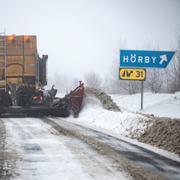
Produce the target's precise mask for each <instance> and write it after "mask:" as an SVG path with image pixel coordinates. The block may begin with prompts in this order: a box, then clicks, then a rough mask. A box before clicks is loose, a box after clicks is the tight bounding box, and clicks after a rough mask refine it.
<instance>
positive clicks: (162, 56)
mask: <svg viewBox="0 0 180 180" xmlns="http://www.w3.org/2000/svg"><path fill="white" fill-rule="evenodd" d="M160 59H161V60H160V62H159V64H163V62H167V61H168V59H167V55H165V54H164V55H161V56H160Z"/></svg>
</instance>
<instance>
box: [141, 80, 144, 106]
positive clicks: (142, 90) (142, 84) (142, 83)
mask: <svg viewBox="0 0 180 180" xmlns="http://www.w3.org/2000/svg"><path fill="white" fill-rule="evenodd" d="M143 97H144V81H141V110H143V102H144V100H143Z"/></svg>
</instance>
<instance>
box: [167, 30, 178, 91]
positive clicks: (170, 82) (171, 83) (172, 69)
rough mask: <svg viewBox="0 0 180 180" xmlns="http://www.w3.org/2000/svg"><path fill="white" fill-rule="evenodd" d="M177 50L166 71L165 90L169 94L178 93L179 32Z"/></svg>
mask: <svg viewBox="0 0 180 180" xmlns="http://www.w3.org/2000/svg"><path fill="white" fill-rule="evenodd" d="M177 41H178V48H177V51H176V54H175V56H174V58H173V60H172V61H171V63H170V65H169V67H168V68H167V69H166V77H167V88H168V91H169V92H170V93H174V92H176V91H180V30H179V33H178V35H177Z"/></svg>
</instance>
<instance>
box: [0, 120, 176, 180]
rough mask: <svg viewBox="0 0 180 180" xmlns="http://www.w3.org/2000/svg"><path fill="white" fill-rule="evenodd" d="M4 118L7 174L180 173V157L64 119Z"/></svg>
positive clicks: (42, 178) (2, 171) (42, 179)
mask: <svg viewBox="0 0 180 180" xmlns="http://www.w3.org/2000/svg"><path fill="white" fill-rule="evenodd" d="M0 122H1V120H0ZM2 122H3V123H4V125H5V127H6V132H5V136H6V138H5V142H6V144H5V149H4V151H5V153H4V154H5V155H3V158H4V159H3V161H4V162H3V163H2V167H1V168H0V175H1V176H3V177H4V178H3V179H8V178H7V177H11V178H13V179H18V180H23V179H26V180H31V179H32V180H46V179H48V180H56V179H62V180H63V179H67V180H69V179H87V180H89V179H122V180H123V179H132V178H135V179H179V178H180V163H179V162H176V161H173V160H170V159H168V158H165V157H163V156H160V155H158V154H156V153H153V152H151V151H148V150H147V149H144V148H142V147H139V146H137V145H133V144H131V143H128V142H126V141H123V140H119V139H117V138H115V137H112V136H110V135H106V134H103V133H100V132H97V131H95V130H92V129H89V128H85V127H82V126H79V125H75V124H73V123H70V122H66V121H64V120H62V118H42V119H39V118H12V119H11V118H8V119H2ZM2 122H1V123H2ZM0 127H1V126H0ZM3 141H4V140H3ZM0 158H1V159H2V157H1V155H0ZM7 172H8V173H7ZM7 175H8V176H7Z"/></svg>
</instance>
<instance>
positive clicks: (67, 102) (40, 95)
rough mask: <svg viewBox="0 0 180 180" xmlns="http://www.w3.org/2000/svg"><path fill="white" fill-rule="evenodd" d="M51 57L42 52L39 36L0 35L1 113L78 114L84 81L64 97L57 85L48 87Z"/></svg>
mask: <svg viewBox="0 0 180 180" xmlns="http://www.w3.org/2000/svg"><path fill="white" fill-rule="evenodd" d="M47 59H48V55H42V57H40V56H39V54H38V51H37V39H36V36H34V35H17V36H16V35H0V116H12V117H15V116H44V115H53V116H60V117H67V116H69V115H70V113H73V115H74V116H75V117H77V116H78V113H79V112H80V110H81V104H82V101H83V95H84V84H83V83H82V82H81V81H80V84H79V86H78V87H77V88H75V89H74V90H72V91H70V93H69V94H66V95H65V96H64V97H63V98H58V97H56V93H57V89H55V88H54V86H53V87H52V88H51V89H50V90H45V89H44V86H46V85H47V77H46V76H47V73H46V64H47Z"/></svg>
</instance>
